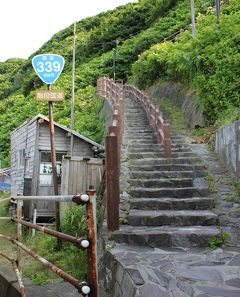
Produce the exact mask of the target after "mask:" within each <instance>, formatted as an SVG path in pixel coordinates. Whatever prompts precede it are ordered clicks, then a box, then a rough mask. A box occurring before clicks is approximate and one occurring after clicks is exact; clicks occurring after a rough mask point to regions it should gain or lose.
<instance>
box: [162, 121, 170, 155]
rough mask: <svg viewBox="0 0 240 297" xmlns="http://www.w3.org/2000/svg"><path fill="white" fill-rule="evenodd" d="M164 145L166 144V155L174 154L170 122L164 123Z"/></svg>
mask: <svg viewBox="0 0 240 297" xmlns="http://www.w3.org/2000/svg"><path fill="white" fill-rule="evenodd" d="M163 135H164V140H163V145H164V153H165V157H167V158H169V157H171V154H172V147H171V137H170V126H169V124H168V123H164V124H163Z"/></svg>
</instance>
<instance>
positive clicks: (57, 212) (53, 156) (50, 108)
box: [48, 85, 61, 249]
mask: <svg viewBox="0 0 240 297" xmlns="http://www.w3.org/2000/svg"><path fill="white" fill-rule="evenodd" d="M48 90H51V85H48ZM48 111H49V131H50V143H51V162H52V179H53V189H54V195H58V183H57V161H56V148H55V139H54V121H53V102H52V101H49V102H48ZM55 216H56V218H55V220H56V230H57V231H59V232H60V231H61V227H60V203H59V202H55ZM57 248H58V249H61V240H60V239H57Z"/></svg>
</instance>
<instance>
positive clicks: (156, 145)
mask: <svg viewBox="0 0 240 297" xmlns="http://www.w3.org/2000/svg"><path fill="white" fill-rule="evenodd" d="M129 147H130V148H131V147H135V148H140V149H141V148H143V149H144V148H163V145H162V144H159V143H155V144H149V143H142V142H141V143H135V145H133V144H131V145H129ZM172 148H174V149H175V148H188V149H189V145H187V144H181V143H174V144H172Z"/></svg>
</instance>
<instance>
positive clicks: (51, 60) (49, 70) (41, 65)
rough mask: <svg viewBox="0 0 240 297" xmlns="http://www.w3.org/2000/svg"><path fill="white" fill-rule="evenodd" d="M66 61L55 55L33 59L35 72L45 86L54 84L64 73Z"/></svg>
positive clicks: (44, 55)
mask: <svg viewBox="0 0 240 297" xmlns="http://www.w3.org/2000/svg"><path fill="white" fill-rule="evenodd" d="M64 64H65V61H64V58H63V57H62V56H59V55H55V54H43V55H37V56H35V57H33V59H32V65H33V68H34V70H35V71H36V73H37V75H38V76H39V77H40V79H41V80H42V81H43V82H45V84H48V85H51V84H53V83H54V82H55V81H56V80H57V79H58V78H59V76H60V74H61V73H62V70H63V67H64Z"/></svg>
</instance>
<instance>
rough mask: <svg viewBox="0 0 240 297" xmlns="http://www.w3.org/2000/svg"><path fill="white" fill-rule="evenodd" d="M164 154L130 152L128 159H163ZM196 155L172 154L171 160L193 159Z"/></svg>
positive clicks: (186, 153) (188, 153)
mask: <svg viewBox="0 0 240 297" xmlns="http://www.w3.org/2000/svg"><path fill="white" fill-rule="evenodd" d="M139 137H140V136H139ZM164 156H165V153H164V151H162V152H141V153H140V152H137V153H136V152H134V153H133V152H130V153H128V157H129V158H130V159H153V158H164ZM195 156H196V155H195V154H194V153H192V152H173V153H172V155H171V158H183V157H195Z"/></svg>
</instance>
